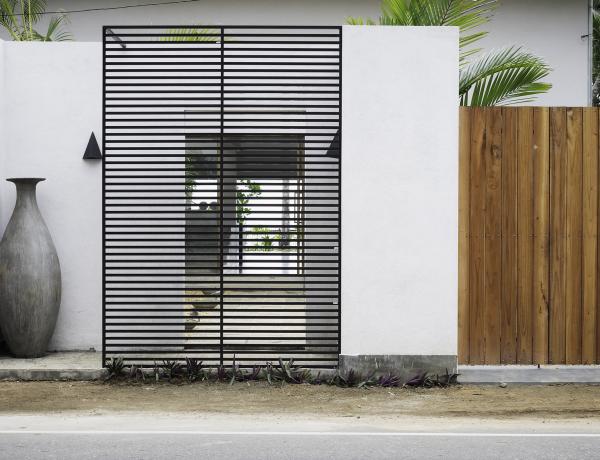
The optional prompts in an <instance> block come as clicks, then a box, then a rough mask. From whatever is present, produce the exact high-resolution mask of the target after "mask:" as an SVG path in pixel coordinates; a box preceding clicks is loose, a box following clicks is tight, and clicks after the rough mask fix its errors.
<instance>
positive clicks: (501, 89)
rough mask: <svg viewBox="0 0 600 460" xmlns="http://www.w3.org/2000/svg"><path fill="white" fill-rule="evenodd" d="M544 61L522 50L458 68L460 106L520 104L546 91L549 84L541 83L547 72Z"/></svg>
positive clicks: (493, 54) (506, 51) (488, 56)
mask: <svg viewBox="0 0 600 460" xmlns="http://www.w3.org/2000/svg"><path fill="white" fill-rule="evenodd" d="M550 70H551V69H550V67H549V66H548V65H547V64H546V63H545V62H544V60H543V59H541V58H539V57H537V56H535V55H533V54H531V53H529V52H527V51H524V50H523V49H522V48H521V47H514V46H511V47H507V48H504V49H501V50H499V51H495V52H491V53H489V54H486V55H484V56H482V57H481V58H479V59H478V60H476V61H475V62H473V63H471V64H469V65H468V66H467V67H465V68H463V69H461V72H460V84H459V97H460V103H461V105H472V106H491V105H508V104H522V103H526V102H531V101H533V100H534V97H533V96H535V95H537V94H541V93H545V92H547V91H548V90H549V89H550V88H551V87H552V85H551V84H549V83H544V82H541V81H540V80H542V79H543V78H545V77H546V76H547V75H548V74H549V73H550Z"/></svg>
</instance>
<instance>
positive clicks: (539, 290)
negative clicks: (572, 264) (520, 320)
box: [532, 107, 550, 364]
mask: <svg viewBox="0 0 600 460" xmlns="http://www.w3.org/2000/svg"><path fill="white" fill-rule="evenodd" d="M549 141H550V132H549V109H548V108H547V107H536V108H534V109H533V152H534V166H533V169H534V175H533V215H534V221H533V234H534V239H533V292H532V301H533V356H532V359H533V362H534V363H538V364H544V363H547V362H548V309H549V292H550V290H549V270H550V207H549V201H550V144H549Z"/></svg>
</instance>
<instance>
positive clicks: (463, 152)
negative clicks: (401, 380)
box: [458, 107, 471, 364]
mask: <svg viewBox="0 0 600 460" xmlns="http://www.w3.org/2000/svg"><path fill="white" fill-rule="evenodd" d="M459 119H460V131H459V136H460V137H459V142H460V143H459V158H458V362H459V363H461V364H466V363H468V362H469V214H470V211H469V188H470V180H469V176H470V170H471V165H470V159H471V112H470V111H469V109H468V108H467V107H461V108H460V113H459Z"/></svg>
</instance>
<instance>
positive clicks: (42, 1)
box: [0, 0, 72, 41]
mask: <svg viewBox="0 0 600 460" xmlns="http://www.w3.org/2000/svg"><path fill="white" fill-rule="evenodd" d="M46 6H47V1H46V0H0V27H3V28H4V29H6V31H7V32H8V33H9V35H10V36H11V38H12V39H13V40H15V41H64V40H71V39H72V37H71V34H70V33H68V32H67V31H66V30H65V29H64V25H65V23H67V22H68V20H67V16H66V15H64V14H59V15H58V16H53V17H52V18H51V19H50V22H49V24H48V29H47V31H46V33H45V34H41V33H39V32H38V31H37V30H36V29H35V28H34V26H35V24H37V22H38V21H39V20H40V19H41V18H42V15H43V14H44V12H45V11H46Z"/></svg>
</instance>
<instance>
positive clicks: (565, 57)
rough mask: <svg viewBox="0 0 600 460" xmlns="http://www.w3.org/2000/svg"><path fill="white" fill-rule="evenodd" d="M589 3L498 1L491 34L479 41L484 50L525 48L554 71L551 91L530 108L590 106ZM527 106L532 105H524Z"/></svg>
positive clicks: (578, 0) (583, 0)
mask: <svg viewBox="0 0 600 460" xmlns="http://www.w3.org/2000/svg"><path fill="white" fill-rule="evenodd" d="M588 4H589V0H501V3H500V5H499V7H498V8H497V10H496V12H495V14H494V18H493V20H492V21H491V22H490V23H489V24H487V25H486V26H485V29H486V30H488V31H489V32H490V33H489V35H488V36H487V37H486V38H485V39H483V40H482V41H481V42H480V45H478V46H481V47H483V48H484V49H486V50H491V49H495V48H499V47H502V46H505V45H524V46H525V47H526V48H527V49H529V50H531V51H533V52H534V53H535V54H536V55H538V56H541V57H543V58H544V59H545V60H546V61H547V62H548V64H549V65H550V67H552V69H553V71H552V73H551V74H550V75H549V76H548V78H547V81H549V82H550V83H552V84H553V88H552V90H550V92H548V93H547V94H545V95H542V96H539V97H538V98H537V100H536V102H535V104H533V105H548V106H553V105H554V106H565V105H571V106H586V105H588V104H589V100H590V99H589V93H588V91H589V87H590V84H589V78H590V77H589V75H590V72H591V70H590V65H589V59H588V51H589V48H588V47H589V40H588V38H583V39H582V38H581V36H582V35H586V34H588ZM528 105H531V104H528Z"/></svg>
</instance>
